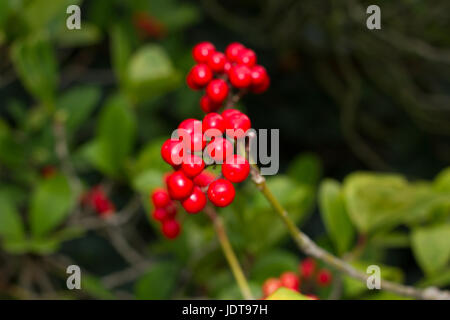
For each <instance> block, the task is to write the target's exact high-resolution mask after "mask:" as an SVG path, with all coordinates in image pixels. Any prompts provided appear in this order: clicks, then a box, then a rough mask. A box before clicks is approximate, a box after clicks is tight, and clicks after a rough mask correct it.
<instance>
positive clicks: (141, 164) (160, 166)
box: [132, 138, 169, 176]
mask: <svg viewBox="0 0 450 320" xmlns="http://www.w3.org/2000/svg"><path fill="white" fill-rule="evenodd" d="M165 139H166V138H163V139H155V140H152V141H150V142H149V143H148V144H147V145H145V146H144V147H143V148H142V149H141V151H140V152H139V154H138V155H137V157H136V161H135V162H134V165H133V169H132V171H133V175H136V176H137V175H139V174H141V173H143V172H145V171H147V170H149V169H150V170H158V171H161V172H167V170H168V168H169V165H168V164H167V163H166V162H164V160H163V159H162V157H161V146H162V145H163V143H164V141H165Z"/></svg>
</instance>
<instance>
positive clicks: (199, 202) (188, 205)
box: [182, 186, 206, 213]
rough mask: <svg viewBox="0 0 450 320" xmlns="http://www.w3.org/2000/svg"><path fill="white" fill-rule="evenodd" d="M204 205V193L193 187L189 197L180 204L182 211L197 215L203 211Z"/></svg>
mask: <svg viewBox="0 0 450 320" xmlns="http://www.w3.org/2000/svg"><path fill="white" fill-rule="evenodd" d="M205 205H206V196H205V193H204V192H203V191H202V190H201V189H200V187H197V186H195V187H194V190H193V191H192V193H191V195H190V196H189V197H188V198H186V199H185V200H183V202H182V206H183V208H184V210H186V212H188V213H198V212H200V211H202V210H203V208H204V207H205Z"/></svg>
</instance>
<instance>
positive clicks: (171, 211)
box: [164, 201, 177, 219]
mask: <svg viewBox="0 0 450 320" xmlns="http://www.w3.org/2000/svg"><path fill="white" fill-rule="evenodd" d="M164 209H165V210H166V213H167V217H168V218H169V219H172V218H175V216H176V215H177V206H176V205H175V202H173V201H170V203H169V204H168V205H167V206H166V207H165V208H164Z"/></svg>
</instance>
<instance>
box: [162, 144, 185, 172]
mask: <svg viewBox="0 0 450 320" xmlns="http://www.w3.org/2000/svg"><path fill="white" fill-rule="evenodd" d="M183 155H184V150H183V144H182V143H181V142H180V141H179V140H175V139H167V140H166V141H165V142H164V143H163V145H162V147H161V156H162V158H163V160H164V161H165V162H167V163H168V164H170V165H171V166H178V165H180V164H181V162H182V160H183Z"/></svg>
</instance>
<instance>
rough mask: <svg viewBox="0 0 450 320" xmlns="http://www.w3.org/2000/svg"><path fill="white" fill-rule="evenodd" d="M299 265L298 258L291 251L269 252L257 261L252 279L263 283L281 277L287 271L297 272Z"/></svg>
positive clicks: (252, 270)
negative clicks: (271, 278)
mask: <svg viewBox="0 0 450 320" xmlns="http://www.w3.org/2000/svg"><path fill="white" fill-rule="evenodd" d="M298 263H299V259H298V256H297V255H295V254H293V253H291V252H289V251H282V250H274V251H269V252H267V253H265V254H263V255H261V256H260V257H259V258H258V259H257V260H256V261H255V263H254V264H253V266H252V269H251V273H250V279H252V280H253V281H255V282H258V283H259V282H261V283H262V282H264V281H265V280H266V279H267V278H270V277H279V276H280V275H281V274H282V273H283V272H285V271H296V270H297V267H298Z"/></svg>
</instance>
